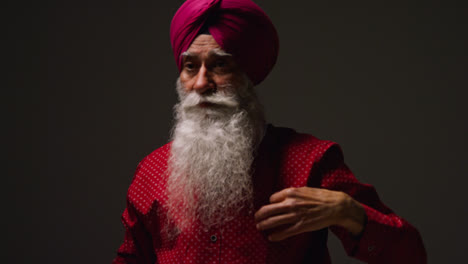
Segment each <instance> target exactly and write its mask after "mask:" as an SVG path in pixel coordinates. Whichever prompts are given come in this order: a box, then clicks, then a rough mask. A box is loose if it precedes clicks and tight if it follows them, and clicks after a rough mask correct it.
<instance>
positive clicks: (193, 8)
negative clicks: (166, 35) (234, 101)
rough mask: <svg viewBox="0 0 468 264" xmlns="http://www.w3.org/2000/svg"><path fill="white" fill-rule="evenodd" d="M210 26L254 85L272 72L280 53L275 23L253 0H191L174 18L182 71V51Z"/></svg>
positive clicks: (175, 45) (173, 33)
mask: <svg viewBox="0 0 468 264" xmlns="http://www.w3.org/2000/svg"><path fill="white" fill-rule="evenodd" d="M202 28H203V29H208V31H209V32H210V34H211V35H212V36H213V38H214V40H215V41H216V43H218V45H219V46H220V47H221V48H222V49H223V50H224V51H226V52H228V53H230V54H232V55H233V58H234V60H235V61H236V63H237V64H238V65H239V66H240V67H241V69H242V70H243V71H244V72H245V73H246V74H247V76H248V77H249V78H250V80H251V81H252V83H253V84H254V85H257V84H259V83H261V82H262V81H263V80H264V79H265V78H266V76H267V75H268V74H269V73H270V71H271V69H272V68H273V66H274V65H275V63H276V58H277V57H278V49H279V41H278V34H277V32H276V29H275V27H274V26H273V24H272V23H271V20H270V18H268V16H267V15H266V14H265V12H264V11H263V10H262V9H261V8H260V7H259V6H258V5H256V4H255V3H254V2H252V1H251V0H187V1H186V2H185V3H184V4H182V6H181V7H180V8H179V10H177V12H176V14H175V15H174V18H173V19H172V22H171V33H170V34H171V44H172V50H173V52H174V58H175V60H176V63H177V67H178V68H179V72H180V71H182V57H181V54H182V53H183V52H185V51H187V49H188V48H189V46H190V44H192V41H193V40H194V39H195V38H196V37H197V35H198V34H199V33H200V30H201V29H202Z"/></svg>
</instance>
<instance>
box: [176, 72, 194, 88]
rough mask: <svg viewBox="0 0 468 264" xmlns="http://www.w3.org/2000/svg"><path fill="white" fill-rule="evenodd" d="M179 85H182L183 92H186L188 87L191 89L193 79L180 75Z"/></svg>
mask: <svg viewBox="0 0 468 264" xmlns="http://www.w3.org/2000/svg"><path fill="white" fill-rule="evenodd" d="M179 78H180V83H181V84H182V87H185V90H188V88H189V87H191V85H192V82H193V78H190V77H189V76H188V75H187V74H184V73H181V74H180V76H179Z"/></svg>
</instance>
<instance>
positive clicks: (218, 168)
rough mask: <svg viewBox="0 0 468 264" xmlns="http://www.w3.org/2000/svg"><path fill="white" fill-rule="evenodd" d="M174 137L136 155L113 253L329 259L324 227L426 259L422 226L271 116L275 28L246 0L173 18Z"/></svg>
mask: <svg viewBox="0 0 468 264" xmlns="http://www.w3.org/2000/svg"><path fill="white" fill-rule="evenodd" d="M171 40H172V47H173V51H174V57H175V60H176V63H177V65H178V68H179V71H180V77H179V79H178V80H177V92H178V95H179V99H180V102H179V103H178V104H177V105H176V106H175V108H174V110H175V117H176V123H175V127H174V129H173V135H172V141H171V142H170V143H168V144H166V145H165V146H163V147H161V148H159V149H157V150H155V151H154V152H153V153H151V154H150V155H148V156H147V157H146V158H145V159H143V160H142V161H141V162H140V164H139V166H138V168H137V171H136V173H135V176H134V179H133V182H132V184H131V186H130V188H129V191H128V197H127V201H128V202H127V208H126V209H125V211H124V213H123V216H122V220H123V223H124V226H125V229H126V233H125V240H124V243H123V244H122V246H121V247H120V248H119V250H118V256H117V258H116V259H115V260H114V263H174V264H176V263H291V264H292V263H330V257H329V254H328V250H327V234H328V229H330V230H331V231H333V233H334V234H335V235H337V236H338V237H339V238H340V239H341V241H342V243H343V246H344V248H345V249H346V251H347V253H348V254H349V255H350V256H353V257H355V258H358V259H360V260H362V261H365V262H368V263H413V264H414V263H426V254H425V250H424V246H423V244H422V241H421V238H420V236H419V233H418V231H417V230H416V229H415V228H414V227H413V226H411V225H410V224H409V223H408V222H406V221H405V220H403V219H402V218H400V217H399V216H397V215H395V214H394V213H393V212H392V211H391V210H390V209H389V208H388V207H386V206H385V205H384V204H382V202H381V201H380V200H379V198H378V196H377V194H376V192H375V189H374V188H373V187H372V186H370V185H367V184H362V183H360V182H358V181H357V180H356V178H355V177H354V176H353V174H352V173H351V171H350V170H349V169H348V168H347V166H346V165H345V164H344V162H343V156H342V153H341V150H340V147H339V146H338V145H337V144H336V143H333V142H330V141H325V140H319V139H317V138H315V137H313V136H310V135H306V134H300V133H297V132H295V131H294V130H292V129H287V128H278V127H274V126H272V125H267V124H266V121H265V119H264V115H263V111H262V107H261V104H260V102H259V101H258V98H257V96H256V95H255V91H254V86H255V85H257V84H259V83H260V82H262V81H263V80H264V78H265V77H266V76H267V75H268V73H269V72H270V71H271V69H272V68H273V66H274V64H275V62H276V57H277V54H278V46H279V45H278V37H277V34H276V30H275V28H274V26H273V24H272V23H271V21H270V19H269V18H268V16H267V15H266V14H265V13H264V12H263V11H262V10H261V9H260V8H259V7H258V6H257V5H256V4H254V3H253V2H251V1H250V0H188V1H186V2H185V3H184V4H183V5H182V6H181V7H180V9H179V10H178V11H177V13H176V14H175V16H174V18H173V21H172V24H171Z"/></svg>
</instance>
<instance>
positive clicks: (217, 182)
mask: <svg viewBox="0 0 468 264" xmlns="http://www.w3.org/2000/svg"><path fill="white" fill-rule="evenodd" d="M244 79H245V82H244V84H243V85H242V86H241V87H232V86H231V85H226V86H225V87H219V89H220V91H218V92H216V93H213V94H210V95H207V96H205V95H199V94H198V93H197V92H190V93H187V92H185V88H184V87H182V84H181V83H180V80H177V92H178V94H179V99H180V103H179V104H177V105H176V106H175V107H174V111H175V118H176V124H175V126H174V128H173V135H172V137H173V138H172V139H173V142H172V146H171V155H170V158H169V170H168V171H169V178H168V183H167V194H168V201H167V204H166V209H167V212H168V219H169V222H170V223H171V226H173V225H174V224H175V227H174V226H173V227H172V228H170V229H171V230H172V232H174V231H175V232H177V233H178V232H180V231H182V232H183V231H187V230H189V229H191V228H193V227H194V226H193V224H197V225H201V226H198V227H201V230H204V231H207V230H208V229H209V228H211V227H220V226H222V225H223V224H224V223H226V222H228V221H230V220H232V219H233V218H234V217H236V216H238V215H240V214H242V213H252V212H251V211H252V208H253V187H252V175H251V165H252V162H253V160H254V152H255V150H256V147H257V146H258V144H259V143H260V141H261V139H262V137H263V134H264V127H265V121H264V115H263V109H262V107H261V104H260V103H259V101H258V98H257V96H256V94H255V91H254V90H253V85H252V84H251V82H250V81H248V79H247V78H246V77H245V78H244ZM200 102H210V103H213V104H216V106H212V107H200V106H199V105H198V104H199V103H200ZM169 233H170V232H169Z"/></svg>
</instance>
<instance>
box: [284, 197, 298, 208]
mask: <svg viewBox="0 0 468 264" xmlns="http://www.w3.org/2000/svg"><path fill="white" fill-rule="evenodd" d="M284 206H285V207H286V208H287V209H294V208H295V207H296V206H297V201H296V200H295V199H286V200H285V201H284Z"/></svg>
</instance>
